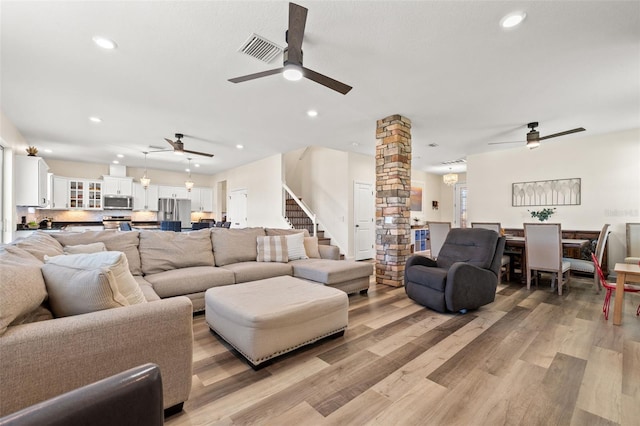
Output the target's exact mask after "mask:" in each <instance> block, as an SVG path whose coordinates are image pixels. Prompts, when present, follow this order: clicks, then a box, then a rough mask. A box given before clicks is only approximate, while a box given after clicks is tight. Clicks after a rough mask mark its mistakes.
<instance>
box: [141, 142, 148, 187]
mask: <svg viewBox="0 0 640 426" xmlns="http://www.w3.org/2000/svg"><path fill="white" fill-rule="evenodd" d="M143 154H144V174H143V175H142V177H141V178H140V183H141V184H142V187H143V188H144V189H147V188H149V184H150V183H151V179H149V177H148V176H147V154H148V152H147V151H144V152H143Z"/></svg>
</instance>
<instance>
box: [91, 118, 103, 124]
mask: <svg viewBox="0 0 640 426" xmlns="http://www.w3.org/2000/svg"><path fill="white" fill-rule="evenodd" d="M89 120H91V121H93V122H94V123H102V119H101V118H100V117H89Z"/></svg>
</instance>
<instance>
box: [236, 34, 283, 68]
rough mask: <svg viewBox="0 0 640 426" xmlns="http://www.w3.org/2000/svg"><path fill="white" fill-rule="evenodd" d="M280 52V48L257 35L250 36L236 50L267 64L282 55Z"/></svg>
mask: <svg viewBox="0 0 640 426" xmlns="http://www.w3.org/2000/svg"><path fill="white" fill-rule="evenodd" d="M282 51H283V49H282V47H280V46H278V45H277V44H275V43H273V42H271V41H269V40H267V39H266V38H264V37H262V36H259V35H257V34H251V36H249V38H248V39H247V41H245V42H244V43H242V46H240V49H238V52H240V53H244V54H245V55H249V56H251V57H252V58H256V59H258V60H260V61H262V62H267V63H269V62H271V60H272V59H273V58H275V57H276V56H278V55H279V54H280V53H282Z"/></svg>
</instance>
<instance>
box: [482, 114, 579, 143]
mask: <svg viewBox="0 0 640 426" xmlns="http://www.w3.org/2000/svg"><path fill="white" fill-rule="evenodd" d="M527 127H528V128H529V129H531V130H529V132H527V148H529V149H533V148H537V147H539V146H540V141H543V140H545V139H551V138H557V137H558V136H564V135H570V134H571V133H578V132H584V131H585V130H586V129H585V128H584V127H577V128H575V129H571V130H565V131H564V132H558V133H554V134H552V135H547V136H542V137H541V136H540V132H539V131H537V130H536V127H538V122H537V121H532V122H531V123H528V124H527ZM522 142H523V141H513V142H490V143H489V145H502V144H506V143H522Z"/></svg>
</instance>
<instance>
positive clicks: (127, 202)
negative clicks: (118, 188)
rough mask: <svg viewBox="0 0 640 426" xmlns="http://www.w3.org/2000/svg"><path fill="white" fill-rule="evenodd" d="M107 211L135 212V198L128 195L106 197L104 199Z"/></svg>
mask: <svg viewBox="0 0 640 426" xmlns="http://www.w3.org/2000/svg"><path fill="white" fill-rule="evenodd" d="M102 208H103V209H105V210H133V197H131V196H128V195H105V196H104V198H103V199H102Z"/></svg>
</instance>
